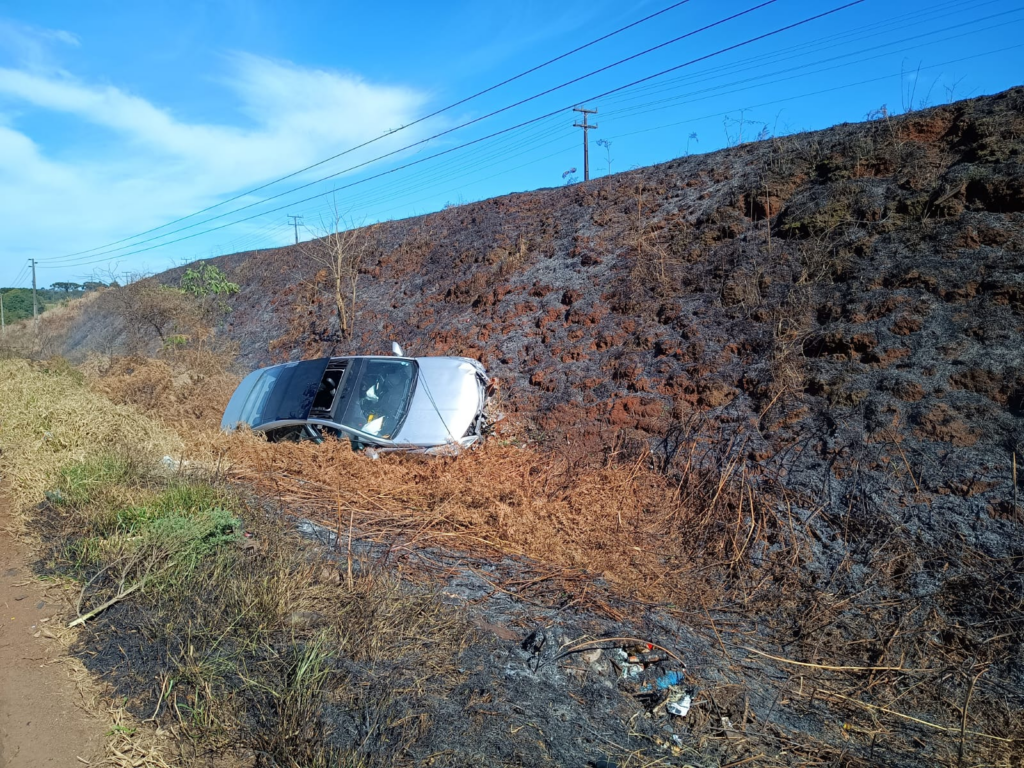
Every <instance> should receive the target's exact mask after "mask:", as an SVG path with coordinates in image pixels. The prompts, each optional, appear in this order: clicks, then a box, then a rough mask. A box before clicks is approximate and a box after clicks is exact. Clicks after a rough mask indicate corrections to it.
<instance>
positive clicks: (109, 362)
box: [80, 350, 239, 447]
mask: <svg viewBox="0 0 1024 768" xmlns="http://www.w3.org/2000/svg"><path fill="white" fill-rule="evenodd" d="M230 357H231V356H230V355H228V354H220V353H216V352H210V351H202V350H180V351H176V352H172V353H168V354H166V355H164V356H163V357H160V358H151V357H143V356H141V355H130V356H125V357H98V356H94V357H92V358H90V359H89V360H88V361H87V362H86V363H85V364H84V365H82V366H80V369H81V370H83V371H84V372H85V374H86V377H87V380H88V382H89V384H90V386H91V387H92V388H93V389H94V390H95V391H96V392H98V393H100V394H102V395H104V396H105V397H107V398H109V399H110V400H111V401H112V402H114V403H117V404H120V405H133V406H135V407H137V408H139V409H140V410H142V411H144V412H145V413H147V414H149V415H150V416H152V417H153V418H157V419H160V420H161V421H162V422H164V423H165V424H168V425H169V426H171V427H173V428H174V429H175V430H176V431H177V432H178V433H179V434H181V435H182V436H183V437H185V438H186V439H187V441H188V442H189V443H190V444H191V445H192V446H193V447H194V446H195V444H197V443H200V444H201V443H203V442H206V441H207V439H209V438H211V437H212V435H211V432H215V431H216V430H217V429H218V428H219V424H220V417H221V415H222V414H223V413H224V408H225V406H227V403H228V400H229V399H230V398H231V393H232V392H234V390H235V387H236V386H237V385H238V381H239V377H238V376H236V375H234V374H231V373H228V372H227V368H228V365H229V364H230Z"/></svg>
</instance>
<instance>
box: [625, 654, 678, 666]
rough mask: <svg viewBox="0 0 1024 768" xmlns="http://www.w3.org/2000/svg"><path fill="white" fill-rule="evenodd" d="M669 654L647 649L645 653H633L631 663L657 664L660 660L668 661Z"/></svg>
mask: <svg viewBox="0 0 1024 768" xmlns="http://www.w3.org/2000/svg"><path fill="white" fill-rule="evenodd" d="M667 660H668V654H667V653H661V652H660V651H647V652H645V653H631V654H630V655H629V662H630V664H657V663H658V662H659V661H667Z"/></svg>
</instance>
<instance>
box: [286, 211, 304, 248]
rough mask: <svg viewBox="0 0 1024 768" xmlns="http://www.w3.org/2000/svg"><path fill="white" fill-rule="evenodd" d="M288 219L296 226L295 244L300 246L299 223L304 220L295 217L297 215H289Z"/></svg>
mask: <svg viewBox="0 0 1024 768" xmlns="http://www.w3.org/2000/svg"><path fill="white" fill-rule="evenodd" d="M288 218H289V219H291V220H292V224H294V225H295V244H296V245H298V244H299V221H300V220H301V219H302V217H301V216H295V215H293V214H290V213H289V214H288Z"/></svg>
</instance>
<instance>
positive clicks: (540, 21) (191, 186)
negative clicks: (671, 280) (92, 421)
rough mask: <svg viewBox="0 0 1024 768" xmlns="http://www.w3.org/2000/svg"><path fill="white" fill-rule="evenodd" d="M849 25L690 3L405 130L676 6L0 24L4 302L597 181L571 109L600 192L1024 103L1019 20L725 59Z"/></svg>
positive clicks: (905, 17)
mask: <svg viewBox="0 0 1024 768" xmlns="http://www.w3.org/2000/svg"><path fill="white" fill-rule="evenodd" d="M846 1H847V0H834V2H828V1H827V0H816V1H814V2H811V1H810V0H774V2H768V3H767V4H766V5H764V7H761V8H757V9H755V10H750V9H752V8H754V6H757V5H759V4H760V3H761V2H764V0H748V1H747V2H737V1H736V0H714V1H712V0H689V2H686V3H683V4H681V5H679V6H678V7H675V8H672V9H671V10H668V11H666V12H664V13H662V14H660V15H658V16H657V17H656V18H655V19H652V20H650V21H647V22H644V23H641V24H638V25H636V26H635V27H633V28H631V29H628V30H626V31H625V32H622V33H621V34H617V35H614V36H612V37H610V38H609V39H607V40H604V41H602V42H600V43H597V44H595V45H593V46H590V47H588V48H586V49H585V50H583V51H580V52H578V53H575V54H573V55H571V56H567V57H565V58H563V59H561V60H559V61H557V62H556V63H554V64H552V65H550V66H546V67H544V68H542V69H540V70H538V71H536V72H533V73H531V74H529V75H527V76H525V77H522V78H520V79H517V80H516V81H514V82H512V83H510V84H508V85H505V86H502V87H500V88H497V89H495V90H493V91H491V92H489V93H487V94H485V95H483V96H481V97H479V98H476V99H473V100H470V101H468V102H466V103H464V104H461V105H459V106H457V107H455V108H453V109H451V110H448V111H445V112H443V113H442V114H440V115H437V116H436V117H433V118H431V119H429V120H425V121H422V122H418V123H416V124H414V125H409V124H410V123H413V122H414V121H415V120H417V118H420V117H422V116H423V115H425V114H428V113H431V112H434V111H436V110H439V109H441V108H443V107H445V106H447V105H449V104H452V103H453V102H456V101H459V100H460V99H463V98H465V97H467V96H470V95H472V94H474V93H476V92H477V91H480V90H482V89H485V88H488V87H490V86H492V85H494V84H496V83H499V82H501V81H503V80H505V79H507V78H509V77H512V76H514V75H517V74H519V73H521V72H523V71H524V70H527V69H529V68H531V67H533V66H536V65H538V64H541V63H543V62H545V61H547V60H548V59H551V58H553V57H555V56H558V55H560V54H563V53H565V52H567V51H570V50H572V49H574V48H576V47H577V46H580V45H583V44H585V43H587V42H589V41H592V40H594V39H596V38H599V37H601V36H602V35H605V34H607V33H609V32H612V31H614V30H616V29H618V28H620V27H623V26H625V25H627V24H630V23H632V22H635V21H637V20H639V19H641V18H643V17H645V16H648V15H650V14H653V13H656V12H658V11H660V10H662V9H665V8H667V7H668V6H671V5H673V4H674V2H673V0H661V1H660V2H654V1H652V2H638V3H623V2H608V1H607V0H591V1H590V2H577V0H565V1H564V2H562V3H557V4H555V3H550V2H545V3H541V2H532V1H527V2H519V3H512V4H499V3H479V2H475V3H471V2H450V3H446V4H443V5H442V4H437V3H422V2H417V3H413V2H400V1H399V2H392V3H389V4H385V5H378V6H374V5H371V4H368V3H342V2H326V1H324V2H304V3H284V2H256V1H250V2H246V1H243V0H209V1H208V2H182V1H181V0H178V1H177V2H169V1H164V0H149V1H148V2H145V3H125V2H116V3H115V2H111V1H109V0H107V1H104V0H96V1H95V2H90V3H81V2H64V1H63V0H53V1H52V2H47V3H31V4H26V3H14V2H0V200H2V203H3V204H2V205H0V228H2V231H3V232H4V248H3V249H2V252H0V285H12V284H17V285H25V284H27V282H28V275H27V272H26V270H25V266H26V265H27V260H28V259H29V258H34V259H38V260H39V267H40V270H39V282H40V284H41V285H49V284H50V283H52V282H54V281H58V280H75V281H80V280H84V279H90V278H91V277H94V276H99V275H109V274H123V273H126V272H127V273H140V272H149V271H157V270H161V269H164V268H166V267H168V266H171V265H173V264H177V263H182V262H185V261H191V260H194V259H197V258H208V257H210V256H214V255H218V254H221V253H229V252H233V251H237V250H248V249H252V248H266V247H273V246H277V245H282V244H285V243H288V242H290V241H291V240H292V237H293V234H292V232H293V230H292V228H291V227H290V225H289V224H288V219H287V215H288V214H299V215H302V216H303V224H304V227H303V228H302V229H300V237H302V238H304V239H305V238H309V237H312V236H314V235H316V234H318V233H320V232H322V231H323V230H324V228H326V227H330V226H332V225H333V223H334V220H335V219H339V220H341V221H342V222H343V223H344V224H352V223H355V224H358V223H368V222H371V221H377V220H382V219H390V218H401V217H404V216H409V215H414V214H418V213H425V212H429V211H433V210H437V209H439V208H441V207H442V206H444V205H445V204H446V203H458V202H464V201H471V200H479V199H483V198H487V197H491V196H494V195H499V194H504V193H507V192H512V191H520V190H529V189H536V188H538V187H547V186H557V185H559V184H562V183H564V182H563V173H564V172H566V171H568V170H569V169H572V168H576V169H577V172H576V174H570V177H571V176H573V175H575V176H577V177H579V178H582V170H583V168H582V150H581V141H582V137H581V135H580V133H581V132H580V131H579V130H578V129H574V128H573V127H572V123H573V120H574V118H575V117H578V115H574V114H573V113H572V111H571V106H572V105H573V104H575V103H582V102H585V103H586V104H587V106H589V107H592V108H597V109H598V110H599V112H598V114H597V115H596V116H594V117H593V118H591V119H592V120H593V121H596V122H597V123H598V125H599V128H598V130H597V131H595V132H593V133H592V134H591V142H592V143H591V175H592V176H593V177H598V176H601V175H603V174H605V173H607V172H608V170H609V157H610V159H611V163H610V170H611V171H612V172H618V171H623V170H627V169H629V168H632V167H635V166H643V165H649V164H652V163H656V162H662V161H665V160H669V159H672V158H674V157H678V156H680V155H683V154H685V153H687V152H689V153H691V154H693V153H697V152H709V151H714V150H717V149H720V148H722V147H723V146H727V145H729V144H730V143H735V142H737V141H740V140H742V141H750V140H756V138H757V137H758V136H759V135H761V136H763V135H765V134H766V133H767V134H784V133H792V132H796V131H800V130H807V129H815V128H822V127H826V126H829V125H833V124H836V123H839V122H848V121H857V120H862V119H864V117H865V115H867V114H868V113H869V112H872V111H874V110H877V109H879V108H880V107H882V105H883V104H884V105H886V107H887V109H888V110H889V111H890V112H893V113H899V112H903V111H905V110H907V109H908V108H911V107H913V108H920V107H922V106H926V105H929V104H931V105H934V104H940V103H944V102H946V101H948V100H950V99H951V98H953V99H959V98H965V97H968V96H973V95H981V94H987V93H995V92H998V91H1000V90H1003V89H1005V88H1008V87H1010V86H1013V85H1017V84H1020V82H1021V74H1022V72H1024V68H1022V66H1021V65H1022V63H1024V47H1019V46H1021V45H1022V43H1021V32H1022V31H1024V0H990V1H989V0H932V2H924V1H923V0H866V1H865V2H863V3H861V4H859V5H855V6H854V7H851V8H847V9H845V10H842V11H839V12H837V13H835V14H833V15H830V16H827V17H825V18H822V19H819V20H817V21H813V22H810V23H807V24H805V25H802V26H799V27H797V28H795V29H791V30H787V31H784V32H781V33H779V34H777V35H772V36H770V37H767V38H765V39H763V40H760V41H757V42H754V43H751V44H747V45H743V46H741V47H738V48H736V49H734V50H731V51H728V52H725V53H717V52H719V51H721V50H722V49H724V48H727V47H729V46H733V45H736V44H737V43H741V42H743V41H746V40H749V39H751V38H754V37H757V36H759V35H764V34H766V33H770V32H773V31H774V30H777V29H780V28H782V27H785V26H787V25H789V24H793V23H796V22H799V21H801V20H803V19H806V18H807V17H810V16H813V15H816V14H819V13H822V12H825V11H827V10H830V9H832V8H836V7H838V6H841V5H843V4H844V2H846ZM748 10H749V12H748V13H744V12H745V11H748ZM735 14H741V15H739V16H738V17H737V18H734V19H732V20H730V21H723V20H724V19H726V18H727V17H729V16H732V15H735ZM717 22H721V23H717ZM711 24H715V26H714V27H713V28H711V29H708V30H706V31H703V32H699V33H697V34H694V35H692V36H690V37H688V38H686V39H684V40H681V41H678V42H675V43H671V44H668V45H665V46H664V47H662V48H660V49H658V50H655V51H653V52H651V53H647V54H644V55H640V56H638V57H637V58H635V59H633V60H631V61H628V62H626V63H624V64H621V65H617V66H613V67H611V68H609V69H607V70H606V71H603V72H600V73H598V74H596V75H592V76H586V75H587V74H588V73H590V72H593V71H594V70H597V69H599V68H602V67H606V66H607V65H609V64H612V63H614V62H616V61H618V60H620V59H624V58H626V57H629V56H632V55H634V54H637V53H640V52H642V51H644V50H646V49H648V48H651V47H653V46H657V45H660V44H662V43H665V42H667V41H669V40H672V39H673V38H676V37H679V36H681V35H684V34H686V33H687V32H691V31H693V30H697V29H699V28H701V27H703V26H705V25H711ZM709 55H710V58H707V59H706V60H704V61H700V62H697V63H694V64H691V65H688V66H685V67H682V68H680V69H677V70H676V71H674V72H671V73H669V74H667V75H664V76H662V77H659V78H655V79H652V80H648V81H646V82H644V83H642V84H640V85H638V86H635V87H632V88H628V89H625V90H620V91H618V92H616V93H613V94H610V95H605V96H601V97H600V98H595V97H597V96H598V95H599V94H605V93H606V92H608V91H611V90H613V89H618V88H620V87H621V86H623V85H625V84H628V83H630V82H633V81H635V80H638V79H641V78H645V77H648V76H650V75H652V74H654V73H657V72H660V71H662V70H665V69H668V68H672V67H678V66H679V65H681V64H684V63H686V62H688V61H690V60H693V59H697V58H700V57H704V56H709ZM577 78H583V79H581V80H579V81H578V82H576V83H573V84H571V85H568V86H566V87H564V88H559V89H557V90H555V91H554V92H552V93H550V94H547V95H544V96H542V97H539V98H536V99H532V100H530V101H529V102H527V103H525V104H522V105H520V106H518V107H515V108H512V109H508V110H506V111H504V112H502V113H500V114H498V115H495V116H493V117H488V118H486V119H481V120H479V121H478V122H475V123H474V124H472V125H469V126H467V127H459V126H461V125H462V124H464V123H466V122H468V121H473V120H476V119H477V118H481V117H482V116H484V115H487V114H488V113H490V112H492V111H494V110H498V109H501V108H503V107H506V106H508V105H511V104H513V103H515V102H517V101H520V100H522V99H527V98H529V97H531V96H534V95H536V94H538V93H540V92H542V91H545V90H547V89H550V88H554V87H556V86H559V85H560V84H562V83H566V82H568V81H571V80H574V79H577ZM548 113H553V114H551V115H550V116H549V117H545V118H543V119H539V120H537V121H536V122H532V123H530V124H528V125H525V126H523V127H521V128H517V129H514V130H509V131H508V132H506V133H503V134H501V135H499V136H496V137H493V138H490V139H485V138H484V137H486V136H488V135H489V134H491V133H494V132H496V131H502V130H504V129H508V128H511V127H513V126H516V125H518V124H520V123H523V122H526V121H530V120H534V119H535V118H538V117H539V116H543V115H547V114H548ZM402 126H409V127H406V128H404V129H402V130H398V131H397V132H393V133H389V134H387V135H385V133H386V132H389V131H395V129H400V128H402ZM444 131H450V132H449V133H447V134H446V135H444V136H441V137H439V138H436V139H432V140H429V141H427V139H429V137H431V136H433V135H435V134H437V133H440V132H444ZM691 137H693V138H691ZM371 139H377V140H376V141H374V142H373V143H372V144H371V145H369V146H367V147H364V148H362V149H359V150H355V151H353V152H350V153H348V154H346V155H344V156H343V157H339V158H337V159H335V160H331V161H329V162H326V163H323V164H321V165H319V166H318V167H316V168H314V169H312V170H311V171H309V172H305V173H301V174H298V175H296V176H293V177H291V178H289V179H287V180H285V181H283V182H280V183H275V184H271V185H269V186H267V187H265V188H263V189H261V190H259V191H257V192H253V193H251V194H244V193H246V192H248V190H251V189H253V188H255V187H259V186H262V185H266V184H268V183H269V182H273V181H274V180H275V179H277V178H279V177H281V176H284V175H287V174H291V173H293V172H295V171H297V170H299V169H301V168H303V167H305V166H307V165H311V164H313V163H317V162H318V161H321V160H323V159H324V158H327V157H330V156H332V155H335V154H338V153H340V152H344V151H345V150H347V149H349V148H351V147H353V146H354V145H357V144H360V143H362V142H365V141H368V140H371ZM478 139H481V140H480V141H478V142H477V143H474V144H472V145H471V146H468V147H465V148H459V147H460V145H462V144H464V143H466V142H473V141H474V140H478ZM598 139H604V140H606V141H610V142H611V146H610V148H608V150H607V151H606V149H605V148H604V147H599V146H596V144H595V142H596V141H597V140H598ZM417 142H422V143H421V144H419V146H416V147H412V148H408V149H407V148H406V147H408V146H409V145H410V144H414V143H417ZM438 152H446V154H444V155H442V156H440V157H437V158H433V159H429V158H430V156H431V155H434V154H436V153H438ZM388 153H391V155H390V157H388V158H386V159H383V160H376V161H375V158H377V157H379V156H380V155H384V154H388ZM409 163H416V164H415V165H413V166H411V167H407V168H401V166H405V165H407V164H409ZM356 165H362V167H361V168H358V169H353V166H356ZM388 171H393V172H391V173H385V172H388ZM382 173H383V174H385V175H383V176H380V177H379V178H372V177H374V176H377V175H379V174H382ZM325 177H330V178H326V179H325ZM320 179H324V180H322V181H318V180H320ZM298 186H304V187H305V188H304V189H301V190H298V191H294V192H290V190H292V189H293V188H295V187H298ZM268 197H274V198H275V199H273V200H267V198H268ZM232 198H237V199H234V200H232ZM307 198H313V199H307ZM229 200H230V202H227V203H225V202H224V201H229ZM218 204H220V205H218ZM209 206H217V207H214V208H212V209H211V210H210V211H208V212H206V213H203V214H200V215H198V216H192V217H190V218H185V219H184V220H183V221H180V222H178V223H176V224H172V225H170V226H164V227H163V228H161V229H156V230H155V231H153V232H149V233H148V234H142V235H139V233H143V232H145V231H146V230H152V229H154V228H158V227H162V226H163V225H166V224H167V223H168V222H171V221H174V220H176V219H180V218H182V217H188V216H189V215H190V214H193V213H195V212H196V211H199V210H201V209H203V208H207V207H209ZM225 225H226V226H225ZM176 230H178V231H176ZM209 230H212V231H209ZM137 235H138V236H137ZM182 238H185V239H182ZM173 240H177V242H170V241H173Z"/></svg>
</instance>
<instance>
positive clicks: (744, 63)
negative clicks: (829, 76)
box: [219, 0, 1000, 252]
mask: <svg viewBox="0 0 1024 768" xmlns="http://www.w3.org/2000/svg"><path fill="white" fill-rule="evenodd" d="M999 1H1000V0H990V2H988V3H983V4H982V5H991V4H993V3H994V2H999ZM965 4H966V3H964V2H963V0H955V1H954V2H946V3H944V4H940V5H938V6H936V7H935V8H936V9H937V10H944V9H948V8H950V7H954V6H957V5H959V6H963V5H965ZM915 15H916V14H908V15H904V16H899V17H895V18H894V19H890V20H888V21H886V22H884V23H879V24H871V25H864V26H862V27H860V28H857V29H855V30H854V31H853V32H850V33H846V34H844V35H834V36H830V37H826V38H818V40H819V42H821V43H822V45H823V46H825V45H828V44H829V43H830V41H834V40H836V39H840V38H844V37H845V38H851V37H856V36H858V35H860V33H862V32H863V31H864V30H871V29H876V30H877V29H879V28H882V27H885V26H893V25H895V24H897V23H898V22H899V21H900V20H901V19H903V18H904V17H905V16H915ZM948 15H950V14H948V13H947V14H933V17H935V18H943V17H945V16H948ZM985 18H990V17H985ZM985 18H982V19H975V20H973V21H969V22H967V23H977V22H980V21H984V20H985ZM958 28H959V27H958ZM946 29H949V28H946ZM942 31H944V29H940V30H932V31H931V32H930V33H928V34H937V33H939V32H942ZM978 31H983V30H973V31H971V32H969V33H965V34H974V33H976V32H978ZM860 37H861V38H863V37H865V36H864V35H860ZM916 37H921V36H915V38H905V39H904V40H900V41H894V42H889V43H887V44H886V45H887V46H891V45H895V44H897V43H899V42H905V41H906V40H908V39H916ZM945 39H946V40H949V39H952V38H945ZM801 47H803V48H816V47H819V46H818V45H813V46H810V45H805V46H801ZM832 47H834V46H832ZM878 47H881V46H875V47H873V48H868V49H863V50H861V51H854V52H849V53H846V54H843V55H842V56H841V57H833V58H831V59H824V60H822V61H832V60H836V59H840V58H844V57H845V58H849V57H851V56H854V55H859V54H860V53H863V52H864V50H874V49H875V48H878ZM786 50H789V51H792V50H794V48H787V49H786ZM904 50H909V49H904ZM792 58H796V57H793V56H787V57H783V56H781V55H780V54H778V53H772V54H769V55H765V56H757V57H747V58H745V59H742V60H739V61H737V62H735V63H732V64H729V65H725V66H721V67H713V68H705V69H703V70H700V71H699V72H697V73H695V74H693V75H687V76H685V77H681V78H673V79H670V80H668V81H667V82H673V81H676V82H681V81H691V80H693V79H696V78H706V77H707V75H708V73H714V72H725V71H727V70H735V69H743V70H750V69H751V68H752V66H753V65H752V64H751V62H757V61H765V60H770V59H776V60H780V61H784V60H786V59H792ZM876 58H877V57H876ZM862 61H863V60H862ZM819 63H821V61H819V62H813V63H810V64H808V63H805V64H802V65H800V66H798V67H792V68H789V69H785V70H781V72H789V71H796V70H799V69H801V68H806V67H809V66H813V65H816V64H819ZM849 63H854V62H849ZM777 74H779V72H774V73H769V74H767V75H759V76H758V77H757V78H747V79H746V80H740V81H734V82H732V83H728V84H722V85H717V86H715V87H714V88H705V89H703V90H700V91H695V92H692V93H690V94H684V95H682V96H675V97H672V98H671V99H661V100H659V101H657V102H648V103H647V104H640V105H635V106H631V107H625V108H622V109H618V110H612V111H611V112H608V113H607V114H610V115H628V114H634V113H637V112H638V110H639V108H641V107H646V106H648V105H650V104H659V103H663V102H669V101H678V100H679V99H681V98H684V97H689V96H692V95H694V94H700V93H711V92H719V91H721V90H722V89H723V88H725V87H727V86H729V85H735V84H739V83H744V82H752V81H755V80H764V79H766V78H768V77H773V76H775V75H777ZM788 79H794V78H788ZM776 82H778V81H776ZM773 84H774V83H773ZM651 89H658V90H667V89H665V88H664V86H658V85H651V86H647V87H637V88H633V89H630V91H629V93H636V92H637V91H645V90H651ZM673 89H675V87H673ZM739 90H748V89H737V90H734V91H731V92H732V93H735V92H738V91H739ZM630 98H635V97H630ZM622 100H623V99H622V98H621V97H614V96H613V97H611V98H610V99H609V100H608V101H609V102H616V101H622ZM626 100H629V99H628V98H627V99H626ZM685 103H693V100H690V101H687V102H685ZM646 111H657V110H646ZM641 114H643V112H641ZM548 133H550V131H549V132H548ZM517 142H518V143H517V145H516V148H518V147H519V146H522V144H523V143H525V142H524V140H523V139H522V137H520V138H519V139H517ZM550 143H551V142H545V145H546V144H550ZM541 146H543V145H541ZM482 151H484V150H480V149H477V150H470V151H469V152H468V153H465V154H463V155H462V159H460V160H459V161H458V164H457V165H456V166H455V167H454V169H458V170H461V169H462V168H464V167H466V166H467V165H472V164H473V161H471V160H468V157H469V156H470V155H474V154H479V153H480V152H482ZM487 152H488V153H489V157H496V156H500V154H501V151H500V150H495V149H494V148H493V146H492V148H490V149H488V150H487ZM556 154H557V153H556ZM518 167H523V166H517V168H518ZM449 168H453V166H452V165H451V164H443V165H441V166H439V167H435V168H434V169H432V170H430V171H427V172H419V173H413V174H412V175H410V176H406V177H405V179H404V181H403V182H402V186H401V187H399V188H398V189H397V190H396V189H395V188H394V187H393V186H385V187H379V188H378V190H377V191H376V192H375V193H374V194H375V197H372V198H370V199H367V197H366V195H365V194H363V195H360V197H359V198H358V201H359V204H360V207H361V208H363V209H366V208H370V207H372V205H374V204H375V203H377V202H378V201H381V200H383V199H388V200H392V201H393V200H395V199H396V198H400V197H401V196H402V195H403V193H404V192H406V190H407V189H410V188H413V189H416V190H422V187H423V185H422V184H421V183H417V182H415V181H414V180H418V179H424V178H425V179H428V183H430V182H433V181H435V180H436V179H437V177H438V176H440V175H442V174H443V175H444V176H445V180H446V181H451V180H452V178H451V175H452V173H453V172H454V169H453V170H447V169H449ZM465 175H471V174H464V175H463V176H465ZM492 175H493V173H492V172H491V171H489V172H488V176H489V177H490V176H492ZM459 178H462V177H459ZM474 183H476V182H474ZM392 190H395V191H392ZM450 191H456V190H455V189H452V190H450ZM434 194H435V195H440V194H444V192H442V191H437V192H435V193H434ZM426 199H428V198H425V197H421V198H419V200H420V201H423V200H426ZM328 207H329V206H328ZM343 207H345V206H343ZM319 209H324V210H326V208H325V207H324V206H318V207H317V208H314V209H307V211H316V210H319ZM346 209H347V207H346ZM396 209H397V208H394V207H393V208H390V209H388V210H396ZM311 215H312V214H311ZM231 245H232V243H226V244H224V245H222V246H219V247H220V248H222V249H224V250H225V252H226V249H227V248H229V247H230V246H231Z"/></svg>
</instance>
